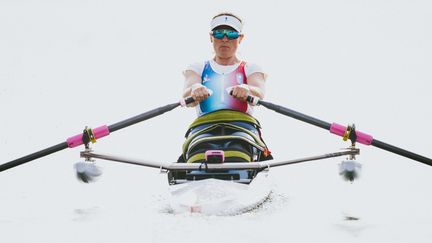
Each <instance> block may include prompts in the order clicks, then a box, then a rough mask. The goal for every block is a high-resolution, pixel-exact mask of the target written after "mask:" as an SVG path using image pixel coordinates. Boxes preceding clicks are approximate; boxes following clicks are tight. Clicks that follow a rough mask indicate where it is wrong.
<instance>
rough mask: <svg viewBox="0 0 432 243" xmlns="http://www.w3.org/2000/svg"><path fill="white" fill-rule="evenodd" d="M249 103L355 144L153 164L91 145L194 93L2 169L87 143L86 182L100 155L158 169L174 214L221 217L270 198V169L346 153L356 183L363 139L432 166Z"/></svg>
mask: <svg viewBox="0 0 432 243" xmlns="http://www.w3.org/2000/svg"><path fill="white" fill-rule="evenodd" d="M247 101H248V102H249V103H250V104H252V105H257V106H262V107H265V108H268V109H270V110H273V111H275V112H277V113H280V114H282V115H285V116H289V117H291V118H294V119H297V120H300V121H303V122H306V123H309V124H311V125H314V126H317V127H320V128H323V129H325V130H328V131H329V132H330V133H332V134H335V135H338V136H341V137H343V140H344V141H350V142H351V144H350V146H349V147H348V148H346V149H344V150H342V151H337V152H332V153H325V154H321V155H316V156H309V157H304V158H298V159H291V160H285V161H272V160H271V161H251V162H250V161H225V159H224V158H225V154H224V153H225V152H226V151H224V150H209V151H205V153H206V156H205V159H203V160H201V161H199V162H198V163H185V162H183V163H181V162H172V163H167V162H160V161H159V162H150V161H144V160H141V159H131V158H125V157H122V156H117V155H109V154H104V153H97V152H94V151H93V149H92V148H91V147H90V144H91V143H95V142H96V140H97V139H100V138H102V137H105V136H108V135H109V134H110V133H112V132H115V131H117V130H120V129H123V128H126V127H128V126H131V125H133V124H136V123H138V122H142V121H144V120H148V119H150V118H153V117H156V116H159V115H161V114H163V113H165V112H168V111H170V110H173V109H174V108H176V107H178V106H186V105H187V104H189V103H191V102H194V100H193V99H192V98H191V97H188V98H186V99H182V100H181V101H179V102H176V103H172V104H168V105H165V106H162V107H159V108H156V109H153V110H150V111H148V112H145V113H142V114H140V115H137V116H135V117H131V118H129V119H126V120H123V121H121V122H118V123H115V124H113V125H110V126H107V125H103V126H100V127H97V128H95V129H91V128H88V127H86V128H85V129H84V130H83V132H82V133H80V134H77V135H75V136H72V137H69V138H67V139H66V141H64V142H61V143H59V144H56V145H54V146H51V147H48V148H46V149H44V150H41V151H37V152H35V153H32V154H29V155H26V156H24V157H21V158H18V159H15V160H12V161H9V162H7V163H4V164H1V165H0V172H1V171H5V170H8V169H11V168H14V167H16V166H19V165H22V164H25V163H28V162H30V161H33V160H36V159H38V158H41V157H44V156H47V155H49V154H52V153H55V152H58V151H60V150H63V149H66V148H75V147H78V146H80V145H84V147H85V150H84V151H82V152H81V153H80V155H81V157H82V158H84V161H82V162H79V163H77V164H76V166H75V168H76V172H77V177H78V178H79V179H80V180H81V181H83V182H91V181H92V180H93V179H94V178H95V177H98V176H100V175H101V171H100V170H99V169H98V166H96V163H95V160H96V159H101V160H107V161H112V162H117V163H125V164H133V165H138V166H143V167H147V168H153V169H157V170H159V171H161V172H164V173H166V175H167V178H168V185H169V189H170V193H171V199H170V205H171V208H172V211H173V212H175V213H184V212H199V213H203V214H216V215H219V214H237V213H241V212H245V211H248V210H251V209H253V208H256V207H257V206H259V205H260V204H262V203H263V202H264V201H266V199H267V198H268V197H269V195H270V193H271V186H269V183H268V180H267V178H268V174H267V172H268V171H269V170H270V169H272V168H277V167H282V166H287V165H293V164H298V163H305V162H310V161H315V160H322V159H328V158H334V157H341V156H346V159H345V160H344V161H342V163H341V164H340V170H339V174H340V175H341V176H342V177H343V178H344V179H346V180H349V181H354V180H355V179H356V178H357V176H358V174H359V172H360V169H361V165H360V164H359V163H358V162H357V161H356V156H357V155H358V154H359V152H360V150H359V149H358V148H357V147H356V145H357V143H360V144H363V145H370V146H374V147H377V148H380V149H383V150H386V151H388V152H391V153H395V154H398V155H401V156H404V157H406V158H409V159H412V160H415V161H418V162H420V163H423V164H426V165H429V166H432V159H430V158H427V157H424V156H422V155H419V154H416V153H414V152H411V151H407V150H405V149H402V148H399V147H396V146H394V145H391V144H388V143H385V142H382V141H380V140H377V139H375V138H373V136H371V135H369V134H366V133H363V132H360V131H357V130H356V128H355V125H348V126H343V125H340V124H337V123H327V122H324V121H322V120H319V119H317V118H314V117H311V116H308V115H305V114H302V113H300V112H297V111H294V110H291V109H288V108H286V107H283V106H279V105H275V104H273V103H270V102H267V101H263V100H260V99H258V98H256V97H252V96H249V97H248V99H247Z"/></svg>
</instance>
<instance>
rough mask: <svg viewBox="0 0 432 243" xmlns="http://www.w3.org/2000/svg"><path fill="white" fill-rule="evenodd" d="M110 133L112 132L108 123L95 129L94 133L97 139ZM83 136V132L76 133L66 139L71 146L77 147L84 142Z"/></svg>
mask: <svg viewBox="0 0 432 243" xmlns="http://www.w3.org/2000/svg"><path fill="white" fill-rule="evenodd" d="M109 134H110V132H109V129H108V126H107V125H103V126H100V127H98V128H95V129H93V135H94V136H95V138H96V139H98V138H102V137H105V136H108V135H109ZM82 137H83V135H82V133H81V134H78V135H75V136H73V137H70V138H68V139H67V140H66V142H67V144H68V146H69V148H75V147H77V146H80V145H81V144H83V141H82Z"/></svg>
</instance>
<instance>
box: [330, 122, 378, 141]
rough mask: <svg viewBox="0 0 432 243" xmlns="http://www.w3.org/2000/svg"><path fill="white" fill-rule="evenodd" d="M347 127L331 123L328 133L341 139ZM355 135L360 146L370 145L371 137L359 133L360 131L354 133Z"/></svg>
mask: <svg viewBox="0 0 432 243" xmlns="http://www.w3.org/2000/svg"><path fill="white" fill-rule="evenodd" d="M346 129H347V127H346V126H343V125H340V124H337V123H333V124H332V125H331V127H330V132H331V133H333V134H336V135H339V136H341V137H343V135H344V134H345V131H346ZM356 135H357V141H356V142H359V143H361V144H365V145H371V144H372V141H373V137H372V136H371V135H369V134H366V133H363V132H360V131H356Z"/></svg>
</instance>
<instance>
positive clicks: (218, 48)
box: [210, 34, 243, 58]
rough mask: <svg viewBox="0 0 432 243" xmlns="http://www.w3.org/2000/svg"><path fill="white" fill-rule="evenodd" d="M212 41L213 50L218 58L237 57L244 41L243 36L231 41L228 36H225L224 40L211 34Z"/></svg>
mask: <svg viewBox="0 0 432 243" xmlns="http://www.w3.org/2000/svg"><path fill="white" fill-rule="evenodd" d="M210 40H211V42H212V43H213V49H214V51H215V53H216V56H218V57H221V58H230V57H233V56H235V54H236V52H237V48H238V46H239V44H240V43H241V41H242V40H243V35H239V37H238V38H237V39H229V38H228V37H227V36H226V35H224V37H223V38H222V39H218V38H215V37H214V36H213V35H212V34H210Z"/></svg>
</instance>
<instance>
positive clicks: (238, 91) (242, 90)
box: [231, 84, 251, 101]
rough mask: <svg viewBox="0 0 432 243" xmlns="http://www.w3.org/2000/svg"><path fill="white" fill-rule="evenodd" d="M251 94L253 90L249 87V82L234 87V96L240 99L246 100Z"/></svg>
mask: <svg viewBox="0 0 432 243" xmlns="http://www.w3.org/2000/svg"><path fill="white" fill-rule="evenodd" d="M250 94H251V91H250V89H249V86H248V85H247V84H240V85H236V86H234V87H232V94H231V95H232V96H233V97H235V98H237V99H239V100H243V101H246V98H247V97H248V96H249V95H250Z"/></svg>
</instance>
